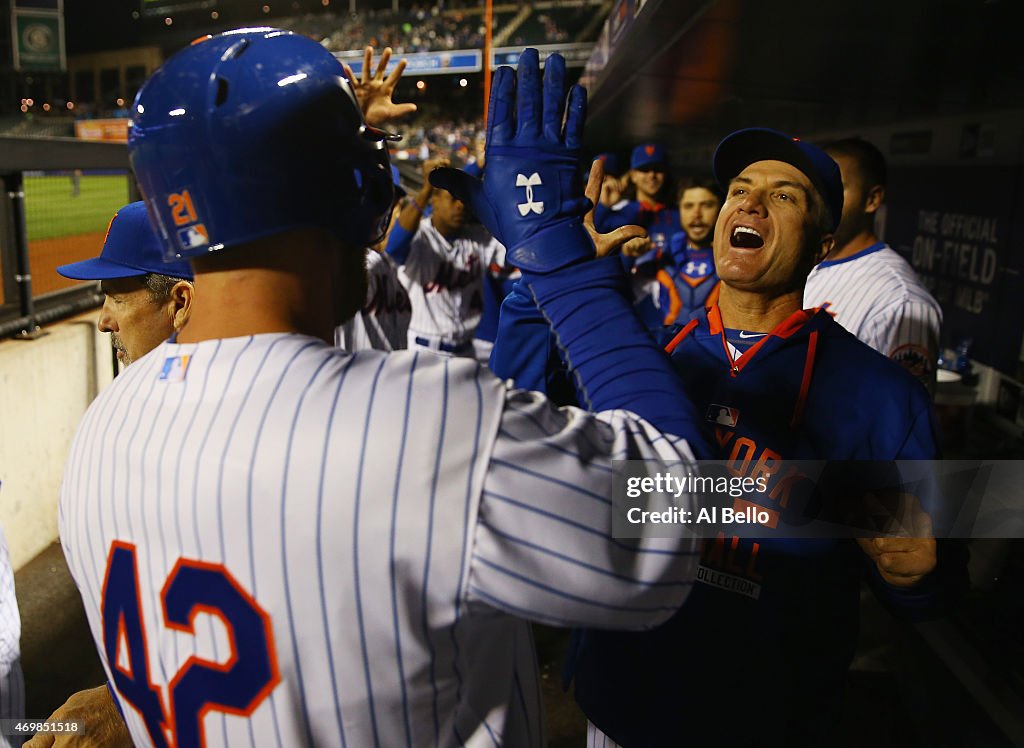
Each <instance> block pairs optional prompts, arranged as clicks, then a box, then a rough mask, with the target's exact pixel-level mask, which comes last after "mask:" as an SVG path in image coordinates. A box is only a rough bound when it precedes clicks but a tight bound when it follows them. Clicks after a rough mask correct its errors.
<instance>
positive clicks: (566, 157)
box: [430, 49, 594, 273]
mask: <svg viewBox="0 0 1024 748" xmlns="http://www.w3.org/2000/svg"><path fill="white" fill-rule="evenodd" d="M566 89H567V86H566V74H565V58H564V57H562V56H561V55H559V54H552V55H551V56H549V57H548V58H547V59H546V61H545V63H544V74H543V79H542V76H541V70H540V56H539V55H538V53H537V50H536V49H526V50H523V53H522V55H520V56H519V66H518V67H517V68H516V70H512V68H509V67H505V66H502V67H500V68H498V70H497V71H496V72H495V73H494V82H493V84H492V85H491V99H490V102H489V104H488V114H487V149H486V151H485V157H486V160H487V168H486V170H485V172H484V174H485V176H484V179H483V181H480V180H479V179H476V178H475V177H472V176H470V175H468V174H466V173H465V172H462V171H458V170H456V169H435V170H434V171H432V172H431V173H430V183H431V184H432V185H434V186H435V187H439V188H440V189H443V190H448V191H449V192H450V193H452V194H453V195H455V197H457V198H458V199H459V200H462V201H463V202H464V203H466V204H467V205H468V206H470V207H471V208H472V209H473V212H474V213H476V215H477V217H478V218H479V219H480V222H481V223H482V224H483V225H484V226H486V227H487V229H488V230H489V231H490V232H491V233H492V234H494V237H495V238H496V239H497V240H498V241H500V242H501V243H502V244H504V245H505V248H506V249H507V253H506V259H507V261H508V263H509V264H511V265H514V266H516V267H518V268H520V269H522V270H526V271H532V272H538V273H548V272H551V271H554V270H557V269H559V268H561V267H565V266H566V265H570V264H572V263H575V262H579V261H580V260H586V259H589V258H592V257H593V256H594V242H593V241H592V240H591V238H590V235H589V234H588V233H587V231H586V229H585V228H584V227H583V216H584V215H585V214H586V212H587V211H588V210H589V209H590V201H589V200H587V198H586V197H585V196H584V195H583V189H582V185H581V184H580V178H579V177H580V168H579V167H580V150H581V149H582V147H583V123H584V121H585V120H586V118H587V94H586V91H584V90H583V89H582V88H581V87H580V86H579V85H575V86H572V87H571V88H570V89H569V94H568V96H566ZM542 185H543V186H542ZM538 187H539V188H540V192H538V191H537V188H538ZM524 188H525V190H526V195H525V197H526V200H525V201H524V200H523V197H524V195H523V193H522V192H520V190H521V189H524ZM541 195H543V197H544V199H543V200H538V199H535V198H537V197H540V196H541Z"/></svg>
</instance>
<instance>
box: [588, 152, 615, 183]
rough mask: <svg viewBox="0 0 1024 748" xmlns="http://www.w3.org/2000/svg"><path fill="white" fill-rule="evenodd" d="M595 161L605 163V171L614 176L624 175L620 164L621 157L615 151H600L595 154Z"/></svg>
mask: <svg viewBox="0 0 1024 748" xmlns="http://www.w3.org/2000/svg"><path fill="white" fill-rule="evenodd" d="M594 161H600V162H601V163H602V164H604V173H605V174H610V175H611V176H613V177H618V176H622V168H621V167H620V165H619V157H618V156H616V155H615V154H614V153H599V154H597V155H596V156H594Z"/></svg>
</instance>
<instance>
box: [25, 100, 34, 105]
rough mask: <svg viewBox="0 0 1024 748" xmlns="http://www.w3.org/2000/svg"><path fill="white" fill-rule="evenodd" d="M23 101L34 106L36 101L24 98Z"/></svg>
mask: <svg viewBox="0 0 1024 748" xmlns="http://www.w3.org/2000/svg"><path fill="white" fill-rule="evenodd" d="M25 103H26V104H28V105H29V106H35V103H36V102H35V101H34V100H33V99H25Z"/></svg>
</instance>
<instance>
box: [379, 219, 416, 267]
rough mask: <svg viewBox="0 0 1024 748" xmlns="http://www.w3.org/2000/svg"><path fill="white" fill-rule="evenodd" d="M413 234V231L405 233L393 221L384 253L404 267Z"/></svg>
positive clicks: (399, 225)
mask: <svg viewBox="0 0 1024 748" xmlns="http://www.w3.org/2000/svg"><path fill="white" fill-rule="evenodd" d="M415 234H416V232H415V231H406V230H405V229H403V228H402V226H401V224H399V223H398V221H395V225H394V226H392V227H391V234H390V235H389V236H388V243H387V247H386V248H385V250H384V251H385V252H387V254H388V255H389V256H390V257H391V258H392V259H393V260H394V261H395V262H397V263H398V264H399V265H404V264H405V261H406V260H407V259H409V250H410V249H411V248H412V238H413V236H415Z"/></svg>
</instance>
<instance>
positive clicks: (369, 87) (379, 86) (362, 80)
mask: <svg viewBox="0 0 1024 748" xmlns="http://www.w3.org/2000/svg"><path fill="white" fill-rule="evenodd" d="M390 60H391V47H385V48H384V51H383V52H381V54H380V62H378V63H377V70H376V71H375V72H374V73H373V75H371V74H370V68H371V67H373V47H367V48H366V50H365V51H364V53H363V71H362V73H361V74H360V76H359V78H358V79H357V78H356V75H355V73H353V72H352V68H350V67H349V66H348V65H347V64H346V63H342V66H343V67H344V68H345V75H347V76H348V79H349V81H350V82H351V83H352V90H353V92H354V93H355V95H356V101H358V102H359V108H360V109H362V110H363V119H365V120H366V124H368V125H371V126H373V127H381V126H382V125H385V124H387V123H389V122H391V121H392V120H396V119H398V118H399V117H403V116H405V115H406V114H410V113H411V112H415V111H416V105H415V104H396V103H394V102H393V101H392V100H391V96H392V94H393V93H394V91H395V86H397V85H398V81H399V80H400V79H401V77H402V73H403V72H404V71H405V60H399V62H398V64H397V65H395V69H394V70H392V71H391V74H390V75H387V76H385V75H384V72H385V71H386V70H387V67H388V62H389V61H390Z"/></svg>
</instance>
